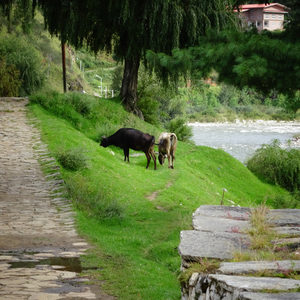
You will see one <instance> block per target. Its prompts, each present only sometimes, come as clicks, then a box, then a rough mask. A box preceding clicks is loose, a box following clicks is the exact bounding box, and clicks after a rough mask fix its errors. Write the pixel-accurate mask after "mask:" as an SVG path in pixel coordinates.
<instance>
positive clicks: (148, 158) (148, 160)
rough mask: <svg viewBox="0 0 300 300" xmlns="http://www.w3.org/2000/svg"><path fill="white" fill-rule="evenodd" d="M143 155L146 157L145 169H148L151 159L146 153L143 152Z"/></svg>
mask: <svg viewBox="0 0 300 300" xmlns="http://www.w3.org/2000/svg"><path fill="white" fill-rule="evenodd" d="M145 155H146V157H147V167H146V169H148V167H149V164H150V160H151V157H150V155H149V153H148V152H145Z"/></svg>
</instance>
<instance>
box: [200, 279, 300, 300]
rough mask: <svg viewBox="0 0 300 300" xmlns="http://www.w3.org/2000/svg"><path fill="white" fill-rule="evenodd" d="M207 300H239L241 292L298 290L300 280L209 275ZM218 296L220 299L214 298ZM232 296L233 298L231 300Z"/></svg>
mask: <svg viewBox="0 0 300 300" xmlns="http://www.w3.org/2000/svg"><path fill="white" fill-rule="evenodd" d="M208 283H209V286H208V289H207V291H206V294H207V293H208V294H209V295H210V297H209V298H207V299H224V298H225V296H226V297H227V298H225V299H239V298H238V295H239V294H240V293H241V292H261V291H270V292H275V291H277V292H278V291H282V292H286V291H289V290H292V289H296V288H298V287H299V285H300V280H294V279H282V278H273V277H244V276H228V275H208ZM214 293H215V294H218V296H219V298H216V297H214V296H213V294H214ZM230 296H231V297H232V298H230Z"/></svg>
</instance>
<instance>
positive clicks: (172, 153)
mask: <svg viewBox="0 0 300 300" xmlns="http://www.w3.org/2000/svg"><path fill="white" fill-rule="evenodd" d="M175 150H176V149H175ZM175 150H174V149H172V151H171V156H172V169H174V159H175Z"/></svg>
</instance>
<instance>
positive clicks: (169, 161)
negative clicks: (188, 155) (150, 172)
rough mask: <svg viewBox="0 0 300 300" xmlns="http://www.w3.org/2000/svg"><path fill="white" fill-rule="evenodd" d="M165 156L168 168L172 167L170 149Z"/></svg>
mask: <svg viewBox="0 0 300 300" xmlns="http://www.w3.org/2000/svg"><path fill="white" fill-rule="evenodd" d="M167 157H168V168H169V169H170V168H172V165H171V155H170V150H168V151H167Z"/></svg>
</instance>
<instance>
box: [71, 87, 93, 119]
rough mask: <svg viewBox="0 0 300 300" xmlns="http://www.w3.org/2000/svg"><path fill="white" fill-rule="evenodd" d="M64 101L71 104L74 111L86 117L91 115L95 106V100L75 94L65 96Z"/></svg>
mask: <svg viewBox="0 0 300 300" xmlns="http://www.w3.org/2000/svg"><path fill="white" fill-rule="evenodd" d="M65 101H66V102H67V103H69V104H71V105H72V106H73V108H74V110H75V111H77V112H78V113H80V114H81V115H82V116H87V117H89V116H90V115H91V114H92V112H93V109H94V107H95V104H96V100H95V99H93V98H92V97H89V96H88V95H84V94H80V93H77V92H73V93H68V94H66V95H65Z"/></svg>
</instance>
